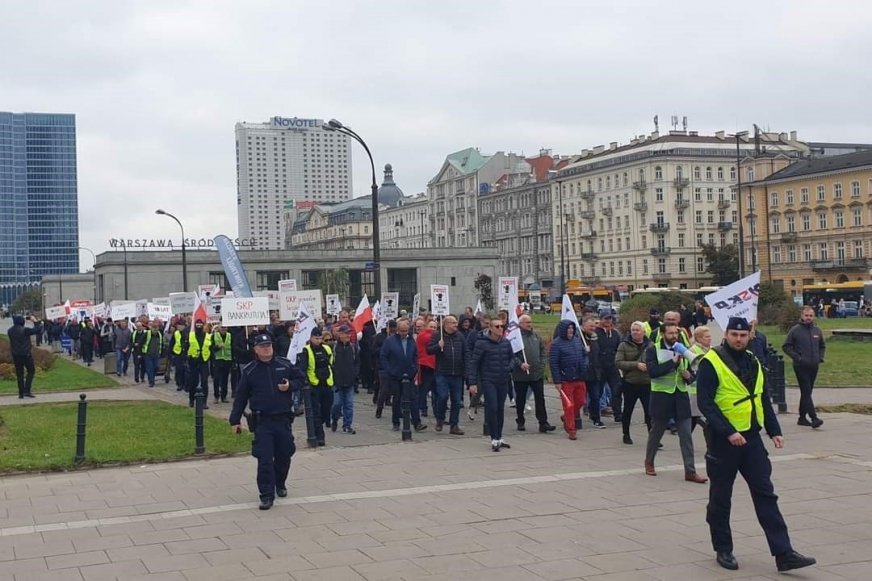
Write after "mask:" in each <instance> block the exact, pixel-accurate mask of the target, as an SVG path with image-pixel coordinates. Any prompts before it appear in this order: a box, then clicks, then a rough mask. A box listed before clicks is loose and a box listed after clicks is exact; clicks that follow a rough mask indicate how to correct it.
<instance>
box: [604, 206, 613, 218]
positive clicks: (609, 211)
mask: <svg viewBox="0 0 872 581" xmlns="http://www.w3.org/2000/svg"><path fill="white" fill-rule="evenodd" d="M602 213H603V216H611V215H612V207H611V206H605V207H604V208H603V209H602Z"/></svg>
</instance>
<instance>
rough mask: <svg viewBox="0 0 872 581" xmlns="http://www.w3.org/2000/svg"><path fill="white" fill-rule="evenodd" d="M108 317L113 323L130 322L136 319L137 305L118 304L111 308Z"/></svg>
mask: <svg viewBox="0 0 872 581" xmlns="http://www.w3.org/2000/svg"><path fill="white" fill-rule="evenodd" d="M108 315H109V316H110V317H112V320H113V321H119V320H121V319H127V320H130V319H132V318H134V317H136V303H118V304H113V305H112V306H111V307H109V311H108Z"/></svg>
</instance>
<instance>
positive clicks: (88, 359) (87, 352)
mask: <svg viewBox="0 0 872 581" xmlns="http://www.w3.org/2000/svg"><path fill="white" fill-rule="evenodd" d="M81 343H82V361H84V362H85V363H93V362H94V344H93V343H91V342H89V341H82V342H81Z"/></svg>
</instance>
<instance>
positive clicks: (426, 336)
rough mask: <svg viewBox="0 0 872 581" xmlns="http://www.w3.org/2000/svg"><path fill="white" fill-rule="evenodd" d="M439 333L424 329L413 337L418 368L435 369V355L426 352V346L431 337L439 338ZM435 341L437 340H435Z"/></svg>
mask: <svg viewBox="0 0 872 581" xmlns="http://www.w3.org/2000/svg"><path fill="white" fill-rule="evenodd" d="M440 335H441V333H434V332H433V331H431V330H430V329H424V330H423V331H421V332H420V333H418V336H417V337H415V348H416V349H417V350H418V365H419V366H420V367H429V368H430V369H435V368H436V355H435V354H433V353H430V352H429V351H428V350H427V345H428V344H429V343H430V339H431V338H432V337H439V336H440ZM436 340H437V341H438V340H439V339H436Z"/></svg>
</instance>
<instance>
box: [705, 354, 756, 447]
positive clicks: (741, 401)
mask: <svg viewBox="0 0 872 581" xmlns="http://www.w3.org/2000/svg"><path fill="white" fill-rule="evenodd" d="M752 357H753V355H752ZM705 359H706V360H707V361H708V362H710V363H711V364H712V367H714V370H715V373H717V375H718V389H717V391H716V392H715V403H716V404H717V406H718V409H720V410H721V413H722V414H724V417H725V418H727V421H728V422H730V425H732V426H733V428H735V430H736V431H737V432H746V431H748V430H750V429H751V418H752V415H756V416H757V424H758V425H759V426H761V427H762V426H763V422H764V420H763V371H762V370H761V369H760V362H759V361H757V359H756V358H755V359H754V362H755V363H756V364H757V379H756V380H755V382H754V392H753V393H749V392H748V388H746V387H745V384H743V383H742V380H741V379H739V378H738V377H737V376H736V374H735V373H733V371H732V370H731V369H730V368H729V367H728V366H727V364H726V363H724V360H723V359H721V356H720V355H718V353H717V351H715V350H714V349H709V352H708V353H706V354H705Z"/></svg>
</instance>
